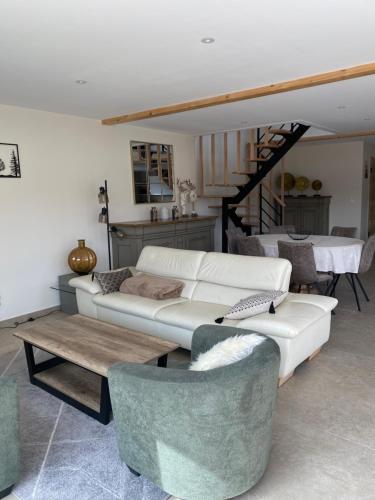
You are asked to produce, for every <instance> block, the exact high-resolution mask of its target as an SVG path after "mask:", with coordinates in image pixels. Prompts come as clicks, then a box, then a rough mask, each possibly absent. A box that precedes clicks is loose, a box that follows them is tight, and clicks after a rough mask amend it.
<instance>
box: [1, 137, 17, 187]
mask: <svg viewBox="0 0 375 500" xmlns="http://www.w3.org/2000/svg"><path fill="white" fill-rule="evenodd" d="M0 177H8V178H19V177H21V165H20V156H19V152H18V144H9V143H6V142H0Z"/></svg>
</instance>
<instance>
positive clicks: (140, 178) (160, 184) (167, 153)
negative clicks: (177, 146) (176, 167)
mask: <svg viewBox="0 0 375 500" xmlns="http://www.w3.org/2000/svg"><path fill="white" fill-rule="evenodd" d="M130 152H131V158H132V170H133V184H134V200H135V203H168V202H171V201H174V190H173V146H171V145H169V144H155V143H151V142H136V141H131V142H130Z"/></svg>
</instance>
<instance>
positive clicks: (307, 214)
mask: <svg viewBox="0 0 375 500" xmlns="http://www.w3.org/2000/svg"><path fill="white" fill-rule="evenodd" d="M330 202H331V197H330V196H285V204H286V207H285V208H284V224H286V225H287V224H293V225H294V226H295V228H296V231H297V232H300V233H303V232H304V231H308V232H310V233H311V234H328V231H329V205H330Z"/></svg>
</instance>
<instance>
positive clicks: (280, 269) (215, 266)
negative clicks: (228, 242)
mask: <svg viewBox="0 0 375 500" xmlns="http://www.w3.org/2000/svg"><path fill="white" fill-rule="evenodd" d="M290 273H291V264H290V262H289V261H287V260H284V259H277V258H276V259H274V258H271V257H249V256H244V255H233V254H224V253H215V252H212V253H207V254H206V256H205V258H204V259H203V262H202V264H201V266H200V269H199V273H198V285H197V286H196V287H195V289H194V292H193V297H192V298H193V299H194V300H202V301H206V302H215V303H219V304H227V305H233V304H235V303H236V302H238V301H239V300H241V299H243V298H245V297H248V296H249V295H254V294H256V293H259V292H260V291H266V290H283V291H288V289H289V280H290Z"/></svg>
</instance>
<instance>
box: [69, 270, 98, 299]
mask: <svg viewBox="0 0 375 500" xmlns="http://www.w3.org/2000/svg"><path fill="white" fill-rule="evenodd" d="M69 285H70V286H72V287H73V288H78V289H79V290H83V291H84V292H87V293H91V294H92V295H96V294H97V293H102V289H101V287H100V285H99V283H98V282H97V281H96V280H93V279H92V274H88V275H86V276H78V277H76V278H72V279H71V280H69Z"/></svg>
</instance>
